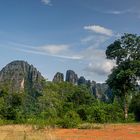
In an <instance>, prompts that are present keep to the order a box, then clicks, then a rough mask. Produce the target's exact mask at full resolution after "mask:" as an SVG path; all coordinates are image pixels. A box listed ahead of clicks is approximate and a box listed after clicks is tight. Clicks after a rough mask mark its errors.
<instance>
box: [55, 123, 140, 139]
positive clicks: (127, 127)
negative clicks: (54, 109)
mask: <svg viewBox="0 0 140 140" xmlns="http://www.w3.org/2000/svg"><path fill="white" fill-rule="evenodd" d="M54 133H55V135H56V136H57V137H59V138H60V139H61V140H140V124H117V125H115V124H114V125H104V127H103V128H102V129H94V130H86V129H56V130H55V132H54Z"/></svg>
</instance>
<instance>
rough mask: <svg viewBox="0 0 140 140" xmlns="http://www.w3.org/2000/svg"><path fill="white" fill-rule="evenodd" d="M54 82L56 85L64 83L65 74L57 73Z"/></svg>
mask: <svg viewBox="0 0 140 140" xmlns="http://www.w3.org/2000/svg"><path fill="white" fill-rule="evenodd" d="M53 82H55V83H60V82H64V74H63V73H60V72H57V73H56V74H55V75H54V78H53Z"/></svg>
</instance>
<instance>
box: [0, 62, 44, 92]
mask: <svg viewBox="0 0 140 140" xmlns="http://www.w3.org/2000/svg"><path fill="white" fill-rule="evenodd" d="M43 80H44V78H43V77H42V75H41V73H40V72H39V71H37V69H36V68H35V67H34V66H33V65H29V64H28V63H27V62H25V61H13V62H11V63H9V64H8V65H6V66H5V67H4V68H3V69H2V70H1V71H0V87H1V88H2V87H6V88H7V90H8V91H9V92H11V93H12V92H24V91H27V92H32V91H33V90H34V91H37V92H39V91H40V90H41V89H42V86H43V84H42V81H43Z"/></svg>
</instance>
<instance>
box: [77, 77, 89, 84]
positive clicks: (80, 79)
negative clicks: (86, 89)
mask: <svg viewBox="0 0 140 140" xmlns="http://www.w3.org/2000/svg"><path fill="white" fill-rule="evenodd" d="M85 84H87V80H86V79H85V77H84V76H80V78H79V79H78V85H85Z"/></svg>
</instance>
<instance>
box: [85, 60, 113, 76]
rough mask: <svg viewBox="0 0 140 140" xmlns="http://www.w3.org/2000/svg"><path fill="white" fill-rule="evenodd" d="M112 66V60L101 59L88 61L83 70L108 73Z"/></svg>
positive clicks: (98, 73) (102, 73)
mask: <svg viewBox="0 0 140 140" xmlns="http://www.w3.org/2000/svg"><path fill="white" fill-rule="evenodd" d="M113 66H115V63H114V62H113V61H110V60H105V59H102V60H100V61H96V62H90V63H89V64H88V66H87V67H86V68H85V69H84V70H85V71H86V72H89V73H95V74H97V75H108V74H110V72H111V69H112V68H113Z"/></svg>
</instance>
